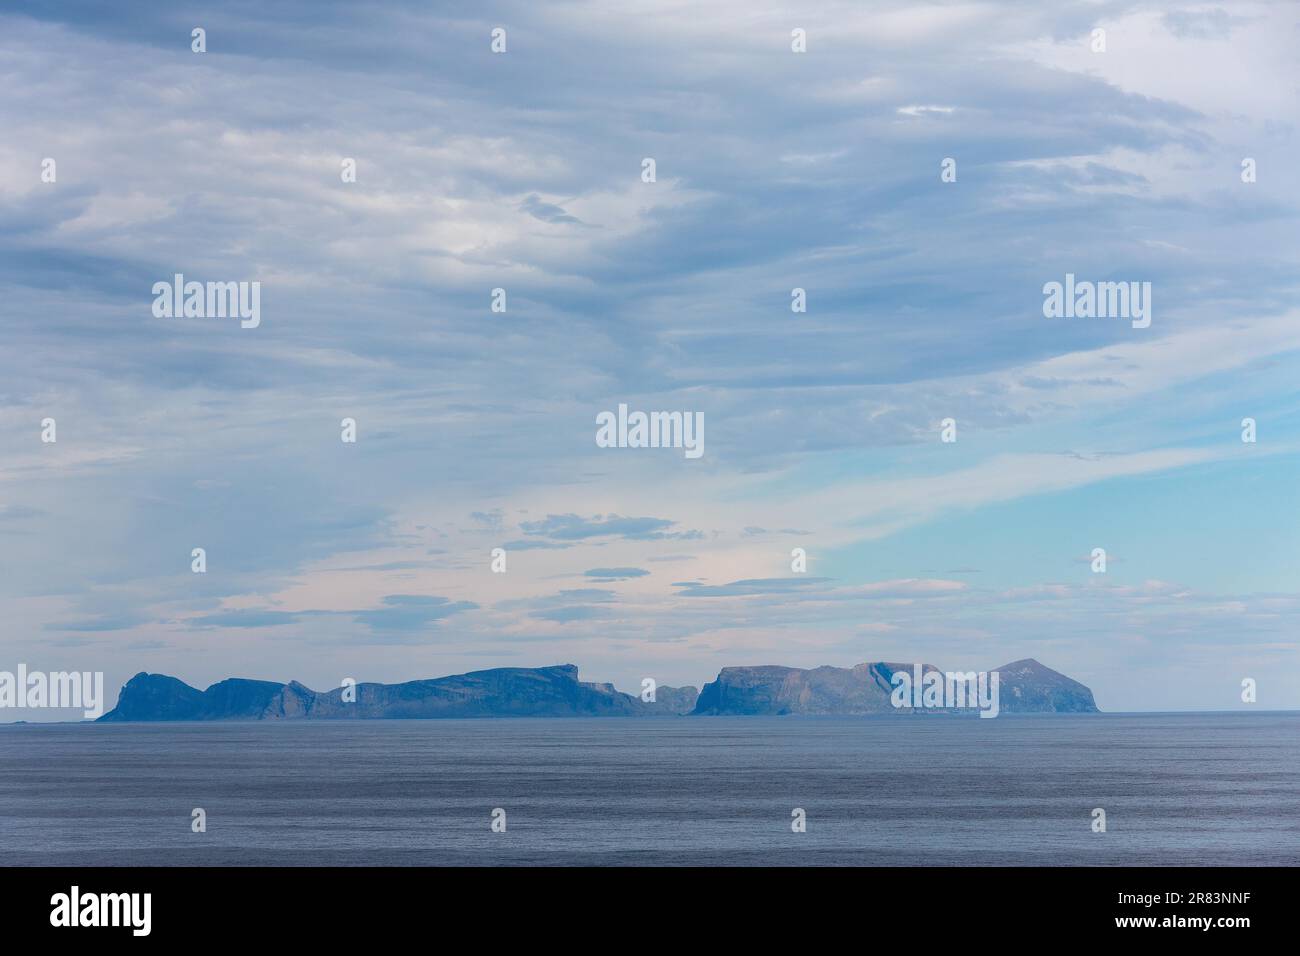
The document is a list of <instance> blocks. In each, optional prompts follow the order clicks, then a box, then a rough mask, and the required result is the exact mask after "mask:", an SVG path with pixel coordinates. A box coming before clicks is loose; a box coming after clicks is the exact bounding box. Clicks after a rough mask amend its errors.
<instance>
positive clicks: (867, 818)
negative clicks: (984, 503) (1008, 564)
mask: <svg viewBox="0 0 1300 956" xmlns="http://www.w3.org/2000/svg"><path fill="white" fill-rule="evenodd" d="M195 808H202V809H203V811H204V813H205V815H206V826H207V830H206V832H203V833H195V832H192V829H191V820H192V812H193V810H194V809H195ZM496 808H500V809H501V810H504V812H505V830H504V832H494V831H493V829H492V820H493V810H494V809H496ZM796 808H798V809H802V810H803V811H804V813H805V816H806V830H805V832H801V833H799V832H793V830H792V827H791V824H792V821H793V820H794V817H793V816H792V813H793V812H794V811H795V810H796ZM1095 808H1101V809H1103V810H1104V811H1105V821H1106V831H1105V832H1104V833H1099V832H1094V830H1093V825H1094V815H1093V811H1094V809H1095ZM0 864H7V865H117V864H121V865H250V866H253V865H255V866H282V865H283V866H298V865H353V864H367V865H438V864H467V865H661V864H667V865H730V864H759V865H844V864H849V865H882V866H908V865H936V864H939V865H942V864H957V865H963V866H974V865H988V864H1001V865H1018V864H1029V865H1103V864H1126V865H1139V866H1141V865H1189V866H1190V865H1198V866H1203V865H1215V866H1217V865H1263V864H1274V865H1277V864H1280V865H1296V864H1300V714H1297V713H1259V714H1235V713H1234V714H1147V715H1109V714H1108V715H1099V716H1098V715H1092V716H1082V715H1080V716H1070V715H1060V716H1013V715H1004V716H1002V717H999V718H998V719H996V720H980V719H967V718H953V717H941V716H925V717H899V716H895V715H888V716H883V717H868V718H808V717H775V718H768V717H715V718H708V717H683V718H664V719H630V718H600V719H531V720H519V719H489V720H427V721H346V722H298V723H292V722H285V723H213V724H61V725H35V724H31V725H22V726H15V725H0Z"/></svg>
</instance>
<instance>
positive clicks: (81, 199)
mask: <svg viewBox="0 0 1300 956" xmlns="http://www.w3.org/2000/svg"><path fill="white" fill-rule="evenodd" d="M1297 9H1298V8H1297V7H1296V6H1295V5H1294V4H1291V3H1285V2H1278V3H1249V2H1246V3H1234V4H1225V5H1223V6H1221V7H1220V6H1216V5H1213V4H1184V3H1176V4H1160V3H1142V4H1134V3H1124V2H1115V3H1109V2H1102V3H1063V4H1043V3H1041V2H1038V0H1027V2H1023V3H1017V2H999V3H996V4H984V3H947V4H931V5H928V6H927V5H920V4H917V3H915V2H911V0H900V2H898V3H871V4H865V3H858V2H845V3H833V2H828V3H820V4H793V3H789V4H783V3H778V2H766V0H759V2H753V0H743V2H742V0H719V2H712V3H709V4H705V5H701V4H698V3H694V2H684V0H683V2H654V3H647V4H636V5H632V6H628V5H611V4H596V3H592V4H585V3H563V2H557V3H547V4H536V3H505V4H502V3H479V4H472V5H465V4H436V3H434V4H431V3H415V2H411V3H378V4H374V3H367V4H357V3H321V2H318V0H312V2H283V3H276V4H274V5H269V4H265V3H245V2H239V3H234V2H232V3H224V4H218V5H208V7H207V9H203V8H200V7H198V6H195V5H190V4H186V3H174V4H143V3H140V4H133V3H123V4H113V5H110V6H107V7H106V6H104V5H102V4H92V3H79V2H65V3H60V4H57V5H47V4H44V3H25V2H22V0H16V2H9V3H7V4H6V5H5V7H4V11H3V12H0V76H3V87H4V94H3V97H2V99H0V319H2V321H0V337H2V338H0V346H3V347H2V348H0V448H2V449H3V456H2V457H0V542H2V543H3V547H2V549H0V568H2V573H0V613H3V616H4V627H3V629H0V669H7V670H13V669H15V668H16V666H17V664H18V663H20V662H22V663H26V664H27V665H28V666H29V667H30V668H33V669H43V670H62V669H78V670H103V671H104V672H105V674H106V684H107V686H108V688H109V697H110V703H111V700H112V699H115V697H116V690H117V688H118V687H119V686H120V684H121V682H122V681H124V680H125V679H126V678H128V677H129V676H130V675H131V674H133V673H135V672H137V671H140V670H148V671H151V672H162V673H169V674H174V675H176V676H179V677H181V678H182V679H184V680H186V681H188V682H190V683H192V684H196V685H198V686H206V685H207V684H208V683H210V682H212V681H215V680H218V679H221V678H223V677H227V676H232V675H238V676H246V677H259V678H266V679H276V680H289V679H291V678H296V679H299V680H301V681H303V682H305V683H307V684H309V685H311V686H314V687H317V688H327V687H330V686H336V685H337V684H338V682H339V680H340V679H342V678H343V677H347V676H351V677H355V678H357V679H359V680H382V681H397V680H403V679H411V678H416V677H428V676H435V675H441V674H446V673H454V672H459V671H463V670H470V669H478V668H484V667H494V666H506V665H525V666H537V665H546V664H553V663H560V662H572V663H576V664H578V665H579V666H580V667H581V669H582V673H583V675H584V677H585V678H587V679H592V680H612V681H614V682H615V683H616V684H618V685H619V686H620V687H622V688H623V689H626V690H632V689H635V688H637V687H639V685H640V681H641V679H642V678H643V677H646V676H649V677H654V678H655V679H656V680H657V681H658V682H659V683H661V684H664V683H666V684H683V683H691V684H695V685H697V686H698V685H700V684H701V683H703V682H704V681H707V680H710V679H712V678H713V676H714V675H715V674H716V672H717V670H718V668H719V667H721V666H724V665H727V664H763V663H780V664H789V665H795V666H805V667H806V666H816V665H820V664H834V665H851V664H854V663H857V662H861V661H865V660H882V659H888V660H925V661H928V662H932V663H934V664H937V665H939V666H941V667H957V666H960V667H963V668H974V669H980V668H992V667H994V666H997V665H1000V664H1004V663H1006V662H1008V661H1011V660H1015V659H1018V658H1023V657H1035V658H1038V659H1039V660H1041V661H1042V662H1043V663H1045V664H1047V665H1048V666H1050V667H1053V668H1056V669H1057V670H1060V671H1062V672H1064V673H1066V674H1069V675H1070V676H1073V677H1075V678H1077V679H1079V680H1082V681H1083V682H1085V683H1086V684H1088V685H1089V686H1091V687H1092V688H1093V689H1094V691H1095V692H1096V695H1097V700H1098V703H1099V704H1100V706H1101V707H1102V708H1103V709H1107V710H1155V709H1202V708H1204V709H1234V708H1239V707H1243V706H1245V705H1243V704H1242V703H1241V701H1240V699H1239V695H1240V685H1241V680H1242V679H1243V678H1245V677H1253V678H1255V679H1256V680H1258V682H1259V704H1258V705H1256V706H1260V707H1276V708H1294V707H1300V657H1298V655H1297V650H1298V648H1300V637H1298V633H1300V631H1298V629H1300V518H1298V517H1297V515H1298V514H1300V509H1298V508H1297V497H1298V496H1297V493H1296V489H1297V484H1298V481H1297V479H1298V478H1300V470H1298V468H1297V466H1298V465H1300V392H1298V390H1297V388H1296V381H1297V372H1298V371H1300V365H1298V364H1297V350H1298V349H1300V304H1297V299H1296V292H1297V287H1298V286H1300V282H1298V281H1297V276H1298V274H1300V273H1298V272H1297V265H1298V262H1297V259H1298V253H1300V186H1298V185H1297V179H1298V178H1300V173H1298V172H1297V166H1296V161H1295V157H1296V156H1297V154H1300V132H1298V130H1297V121H1298V119H1300V116H1298V113H1300V109H1298V107H1297V103H1300V69H1298V63H1297V60H1298V59H1300V54H1297V51H1298V50H1300V14H1298V13H1297ZM195 27H202V28H204V29H205V30H206V44H207V51H206V52H205V53H194V52H192V50H191V31H192V30H193V29H194V28H195ZM497 27H501V28H504V29H505V31H506V52H505V53H499V54H498V53H493V51H492V49H491V33H492V30H493V29H494V28H497ZM796 28H798V29H803V30H805V31H806V35H807V52H806V53H802V54H800V53H794V52H792V50H791V31H792V30H794V29H796ZM1096 28H1101V29H1104V30H1105V31H1106V32H1105V41H1106V49H1105V51H1104V52H1094V51H1093V49H1092V45H1093V39H1092V31H1093V30H1094V29H1096ZM647 157H649V158H653V159H654V161H655V167H656V178H655V181H654V182H649V183H648V182H644V181H643V179H642V161H643V159H645V158H647ZM46 158H52V159H54V160H55V162H56V167H55V168H56V180H55V181H54V182H43V181H42V162H43V160H44V159H46ZM945 158H952V159H954V160H955V161H956V171H957V178H956V182H943V181H941V176H940V173H941V163H942V162H943V160H944V159H945ZM1245 158H1251V159H1253V160H1254V161H1255V169H1256V176H1257V180H1256V181H1255V182H1251V183H1245V182H1243V181H1242V179H1243V177H1242V161H1243V159H1245ZM345 159H353V160H355V163H356V171H357V175H356V181H355V182H351V183H350V182H344V181H343V177H342V176H341V168H342V164H343V162H344V160H345ZM175 273H183V274H184V275H185V277H186V278H187V279H191V280H199V281H254V280H256V281H258V282H260V283H261V325H260V326H259V327H258V328H255V329H244V328H241V327H240V324H239V322H238V321H237V320H231V319H223V318H196V317H191V318H155V317H154V315H153V314H152V310H151V306H152V303H153V294H152V291H151V289H152V286H153V284H154V283H155V282H158V281H170V280H171V277H172V276H173V275H174V274H175ZM1067 273H1074V274H1075V275H1077V276H1078V277H1079V278H1080V279H1081V280H1082V279H1091V280H1094V281H1138V282H1150V283H1151V284H1152V321H1151V325H1150V327H1149V328H1146V329H1135V328H1133V327H1132V326H1131V323H1130V322H1129V321H1127V320H1125V319H1115V318H1109V319H1101V318H1091V319H1088V318H1060V319H1049V318H1045V317H1044V315H1043V285H1044V283H1047V282H1051V281H1062V280H1063V279H1064V277H1065V275H1066V274H1067ZM494 288H502V289H505V290H506V302H507V307H506V311H505V312H504V313H499V312H493V311H492V310H491V308H490V304H491V297H492V290H493V289H494ZM794 288H802V289H805V290H806V294H807V311H806V312H805V313H795V312H792V310H791V290H792V289H794ZM619 403H626V404H628V405H629V406H630V407H631V408H632V409H641V410H647V411H649V410H679V411H698V412H702V413H703V414H704V419H705V436H704V437H705V452H704V455H703V456H702V457H701V458H699V459H695V460H692V459H688V458H686V457H685V456H684V454H683V453H682V451H681V450H680V449H634V448H600V447H597V445H596V442H595V433H596V416H597V414H599V413H600V412H602V411H606V410H614V409H616V408H617V406H618V404H619ZM345 417H351V418H354V419H355V420H356V422H357V429H358V441H357V442H356V443H355V444H347V443H344V442H342V441H341V440H340V422H341V420H342V419H343V418H345ZM1246 417H1250V418H1254V419H1255V420H1256V422H1257V434H1258V440H1257V441H1256V442H1255V443H1244V442H1243V441H1242V427H1241V422H1242V419H1243V418H1246ZM46 418H53V419H55V421H56V422H57V441H56V442H55V443H46V442H43V441H42V440H41V439H42V435H41V432H42V426H41V422H42V420H43V419H46ZM945 418H953V419H955V421H956V423H957V441H956V442H953V443H945V442H942V441H941V440H940V423H941V422H942V421H943V420H944V419H945ZM197 547H202V548H204V549H205V550H206V554H207V572H206V573H205V574H194V573H192V572H191V557H190V555H191V551H192V549H193V548H197ZM1099 547H1100V548H1105V549H1106V552H1107V558H1108V561H1107V570H1106V572H1105V573H1104V574H1097V573H1094V572H1093V570H1092V559H1091V553H1092V551H1093V549H1094V548H1099ZM493 548H504V549H505V551H506V555H507V559H506V560H507V571H506V573H504V574H498V573H493V572H492V570H491V568H490V561H491V551H492V549H493ZM794 548H803V549H804V550H805V552H806V554H807V571H806V572H804V573H797V572H795V571H792V567H791V552H792V549H794ZM23 716H26V717H29V718H30V717H31V716H32V715H31V714H30V713H29V714H24V715H23Z"/></svg>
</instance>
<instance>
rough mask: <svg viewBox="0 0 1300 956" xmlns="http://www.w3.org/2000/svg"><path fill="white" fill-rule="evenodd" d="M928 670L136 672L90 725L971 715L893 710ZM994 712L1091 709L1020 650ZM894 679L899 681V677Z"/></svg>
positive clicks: (1088, 697)
mask: <svg viewBox="0 0 1300 956" xmlns="http://www.w3.org/2000/svg"><path fill="white" fill-rule="evenodd" d="M903 673H906V674H908V675H910V674H912V673H916V674H917V675H922V674H939V675H940V676H942V674H943V672H941V671H939V669H938V668H936V667H934V666H932V665H929V664H924V665H913V664H895V663H886V662H883V661H882V662H878V663H874V664H873V663H868V664H858V665H857V666H856V667H851V668H845V667H816V668H812V669H810V670H803V669H800V668H797V667H779V666H775V665H765V666H760V667H724V668H723V669H722V671H721V672H719V674H718V678H717V680H714V681H712V682H710V683H708V684H705V685H704V689H703V690H701V691H697V690H696V689H695V688H694V687H662V686H661V687H657V688H655V692H654V700H653V701H645V700H642V698H641V697H639V696H635V695H632V694H625V693H622V692H621V691H618V690H615V688H614V685H612V684H599V683H590V682H586V681H580V680H578V668H577V666H576V665H574V664H558V665H556V666H554V667H498V668H493V669H491V670H483V671H472V672H471V673H468V674H456V675H454V676H451V677H438V678H433V679H431V680H415V681H407V682H405V683H402V684H363V683H358V684H356V685H355V686H349V687H336V688H334V689H333V690H329V691H315V690H312V689H311V688H309V687H306V686H304V685H303V684H300V683H298V682H297V681H290V682H289V683H288V684H280V683H276V682H274V681H264V680H247V679H245V678H240V677H232V678H229V679H227V680H223V681H220V682H218V683H216V684H213V685H212V686H211V687H209V688H208V689H207V690H198V689H197V688H195V687H191V686H190V685H189V684H186V683H185V682H184V681H181V680H178V679H177V678H175V677H168V676H166V675H164V674H146V673H139V674H136V675H135V676H134V677H132V678H131V679H130V680H129V681H127V682H126V684H125V685H123V687H122V691H121V693H120V694H119V695H118V699H117V706H116V707H115V708H113V709H112V710H111V711H109V712H108V713H107V714H104V715H103V716H102V717H100V718H99V721H100V722H105V721H107V722H124V721H204V720H350V719H396V718H408V719H410V718H417V719H428V718H438V717H444V718H446V717H676V716H686V715H749V716H764V715H766V716H780V715H786V714H806V715H824V716H855V715H868V714H914V713H924V712H927V711H928V710H936V711H938V712H941V713H947V714H952V713H974V712H975V711H974V709H973V708H971V707H966V708H960V707H958V708H952V707H948V708H928V707H926V708H919V707H912V706H902V707H896V706H895V705H894V703H893V702H892V701H891V693H893V692H894V690H895V675H897V674H903ZM997 673H998V675H999V694H998V698H999V709H1000V711H1001V713H1020V714H1028V713H1071V714H1095V713H1098V710H1097V705H1096V703H1095V702H1094V701H1093V697H1092V691H1091V690H1089V689H1088V688H1087V687H1085V686H1084V685H1083V684H1080V683H1079V682H1078V681H1075V680H1071V679H1070V678H1068V677H1066V676H1065V675H1064V674H1059V673H1057V672H1056V671H1054V670H1052V669H1051V668H1049V667H1044V666H1043V665H1042V664H1040V663H1038V661H1036V660H1033V659H1032V658H1030V659H1026V660H1021V661H1015V662H1014V663H1011V664H1007V665H1004V666H1003V667H1000V668H998V669H997ZM899 680H901V678H899Z"/></svg>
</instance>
